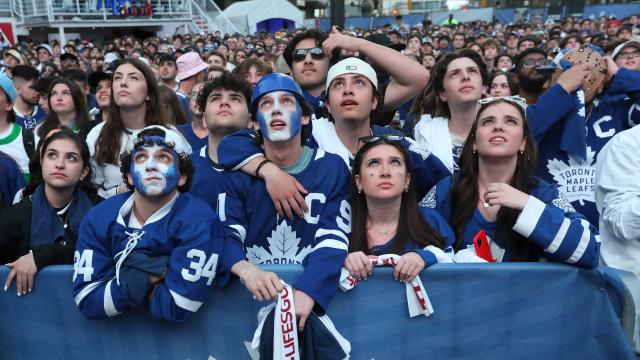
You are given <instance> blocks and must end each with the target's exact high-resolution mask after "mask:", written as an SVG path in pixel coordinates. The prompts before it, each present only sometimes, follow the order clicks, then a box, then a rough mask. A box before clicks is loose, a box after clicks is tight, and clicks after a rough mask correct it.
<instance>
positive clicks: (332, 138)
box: [218, 118, 451, 198]
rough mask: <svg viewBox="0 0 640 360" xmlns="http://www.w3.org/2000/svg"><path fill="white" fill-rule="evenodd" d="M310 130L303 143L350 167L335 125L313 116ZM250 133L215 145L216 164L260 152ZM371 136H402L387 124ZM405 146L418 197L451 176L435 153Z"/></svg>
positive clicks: (229, 165)
mask: <svg viewBox="0 0 640 360" xmlns="http://www.w3.org/2000/svg"><path fill="white" fill-rule="evenodd" d="M312 124H313V127H312V133H311V135H310V136H309V137H308V138H307V141H306V143H305V144H306V145H307V146H309V147H311V148H319V149H322V150H324V151H326V152H329V153H333V154H337V155H339V156H340V157H341V158H342V160H343V161H344V162H345V164H346V165H347V166H348V167H349V169H351V166H352V163H353V154H352V153H351V152H350V151H349V150H348V149H347V148H346V147H345V146H344V144H343V143H342V141H341V140H340V138H339V137H338V134H337V133H336V130H335V125H334V124H333V123H332V122H330V121H329V120H327V119H324V118H320V119H313V120H312ZM253 134H254V133H253V132H252V131H247V130H241V131H237V132H235V133H233V134H231V135H229V136H227V137H225V138H224V139H223V140H222V143H221V144H220V146H219V148H218V156H219V161H220V164H221V165H222V166H223V167H224V168H225V169H232V170H238V169H240V168H241V167H243V166H244V165H245V164H246V163H247V162H249V161H250V160H252V159H254V158H255V157H256V156H259V155H262V152H263V151H262V149H261V148H260V147H259V146H258V145H256V144H255V142H254V141H253ZM371 134H372V135H373V136H382V135H390V134H392V135H402V132H400V131H398V130H395V129H393V128H390V127H388V126H376V125H374V126H372V127H371ZM402 145H403V146H404V147H405V149H407V152H408V154H409V162H410V165H411V171H412V174H413V179H414V181H415V184H416V195H417V196H418V198H422V197H423V196H424V195H425V194H426V193H427V191H429V189H431V188H432V187H433V186H434V185H435V184H436V183H437V182H438V180H440V179H442V178H444V177H446V176H449V175H451V172H449V170H448V169H447V167H446V166H444V164H442V162H441V161H440V159H438V158H437V157H436V156H433V155H432V154H431V153H430V152H429V151H428V150H427V149H426V148H424V147H422V146H421V145H419V144H418V143H417V142H415V141H414V140H412V139H410V138H405V139H403V140H402Z"/></svg>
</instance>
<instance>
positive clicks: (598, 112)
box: [527, 69, 640, 226]
mask: <svg viewBox="0 0 640 360" xmlns="http://www.w3.org/2000/svg"><path fill="white" fill-rule="evenodd" d="M637 104H640V74H639V73H638V72H635V71H630V70H627V69H620V70H619V71H618V73H617V74H616V75H615V76H614V77H613V80H612V82H611V84H610V85H609V86H608V88H607V90H606V94H605V95H602V96H599V97H596V98H595V99H594V100H593V106H592V109H591V113H590V114H584V113H583V114H581V115H583V116H584V115H586V124H585V126H586V129H585V132H586V139H584V137H583V139H584V140H582V141H586V159H585V160H584V161H582V160H580V159H578V158H577V157H575V156H572V155H570V154H568V153H567V152H565V151H563V150H562V149H561V141H562V140H561V139H562V137H563V132H564V131H566V129H565V127H566V126H567V125H566V124H567V122H568V121H570V120H571V119H570V117H571V116H573V114H574V112H579V111H582V112H584V107H583V108H582V109H577V108H576V105H575V100H574V97H573V96H572V95H570V94H568V93H567V92H566V91H565V90H564V89H563V88H562V87H561V86H560V85H558V84H555V85H553V86H552V87H551V88H549V90H548V91H547V92H545V94H544V95H542V96H541V97H540V99H539V100H538V102H537V103H536V104H534V105H531V106H529V107H528V108H527V118H528V120H529V127H530V128H531V131H532V133H533V136H534V138H535V139H536V142H537V143H538V167H537V169H536V176H539V177H541V178H542V179H544V180H545V181H547V182H551V183H556V184H558V186H559V188H560V191H562V193H563V194H564V195H565V196H566V197H567V199H569V201H570V202H571V204H572V205H573V206H574V207H575V209H576V210H577V211H578V212H580V213H582V214H583V215H584V216H585V217H586V218H587V220H589V222H590V223H591V224H598V219H599V215H598V211H597V209H596V205H595V198H594V196H595V195H594V192H595V178H596V177H595V173H596V161H597V158H598V154H599V153H600V150H601V149H602V148H603V147H604V145H605V144H606V143H607V142H608V141H609V140H610V139H611V138H612V137H613V136H614V135H615V134H617V133H619V132H621V131H623V130H626V129H628V128H630V127H631V126H634V125H635V124H638V123H640V111H638V108H637V106H638V105H637ZM580 129H582V127H579V128H578V129H577V131H580ZM568 135H570V134H568ZM565 136H566V135H565ZM580 136H581V135H580V134H576V136H575V137H571V136H568V137H567V138H568V139H572V140H575V141H581V139H580ZM596 226H597V225H596Z"/></svg>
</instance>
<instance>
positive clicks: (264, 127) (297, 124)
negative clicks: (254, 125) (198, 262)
mask: <svg viewBox="0 0 640 360" xmlns="http://www.w3.org/2000/svg"><path fill="white" fill-rule="evenodd" d="M295 99H296V108H295V110H294V111H293V112H288V114H289V129H290V133H289V137H288V138H287V139H284V140H280V141H286V140H291V139H292V138H293V137H294V136H296V135H297V134H298V133H299V132H300V129H301V128H302V107H301V106H300V103H299V101H298V98H295ZM270 112H271V110H270V111H267V112H262V111H257V112H256V118H257V119H258V123H259V124H260V131H261V132H262V135H263V136H264V137H265V139H267V140H269V141H273V140H272V133H271V131H270V129H269V122H270V121H268V120H267V117H269V118H271V115H270ZM283 112H284V111H283ZM283 115H285V114H284V113H283ZM283 117H286V116H283Z"/></svg>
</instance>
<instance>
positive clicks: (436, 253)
mask: <svg viewBox="0 0 640 360" xmlns="http://www.w3.org/2000/svg"><path fill="white" fill-rule="evenodd" d="M419 210H420V214H421V215H422V217H423V218H424V220H425V221H426V222H427V223H428V224H429V225H431V227H433V229H434V230H436V231H437V232H438V233H439V234H440V235H441V236H442V238H443V240H444V244H443V245H444V246H443V249H438V248H436V247H435V246H433V245H429V246H427V247H425V248H422V246H421V245H419V244H418V243H416V242H415V241H413V240H411V241H407V243H406V245H405V247H404V252H403V253H401V254H397V255H404V254H406V253H408V252H410V251H413V252H416V253H417V254H418V255H420V256H421V257H422V260H424V264H425V266H424V267H425V269H426V268H428V267H429V266H431V265H434V264H437V263H438V262H442V258H443V257H444V258H447V259H448V261H446V262H451V261H450V259H451V258H452V257H453V244H454V243H455V241H456V237H455V235H454V234H453V230H451V226H449V223H447V221H446V220H445V219H444V218H443V217H442V215H440V213H439V212H437V211H436V210H434V209H432V208H428V207H420V208H419ZM396 241H397V239H396V237H395V236H394V237H393V238H392V239H391V240H389V241H388V242H386V243H384V244H381V245H376V246H373V247H371V248H369V253H370V254H371V255H384V254H390V251H389V250H390V249H391V247H392V246H393V244H394V243H395V242H396Z"/></svg>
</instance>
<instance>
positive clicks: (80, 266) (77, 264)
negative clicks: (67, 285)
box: [73, 250, 93, 282]
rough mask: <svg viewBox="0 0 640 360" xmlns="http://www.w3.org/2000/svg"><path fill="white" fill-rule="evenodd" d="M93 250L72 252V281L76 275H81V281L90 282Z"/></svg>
mask: <svg viewBox="0 0 640 360" xmlns="http://www.w3.org/2000/svg"><path fill="white" fill-rule="evenodd" d="M92 262H93V250H84V251H83V252H82V254H80V252H79V251H76V252H75V253H74V254H73V281H76V277H78V275H82V279H83V280H82V281H84V282H90V281H91V275H93V266H92Z"/></svg>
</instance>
